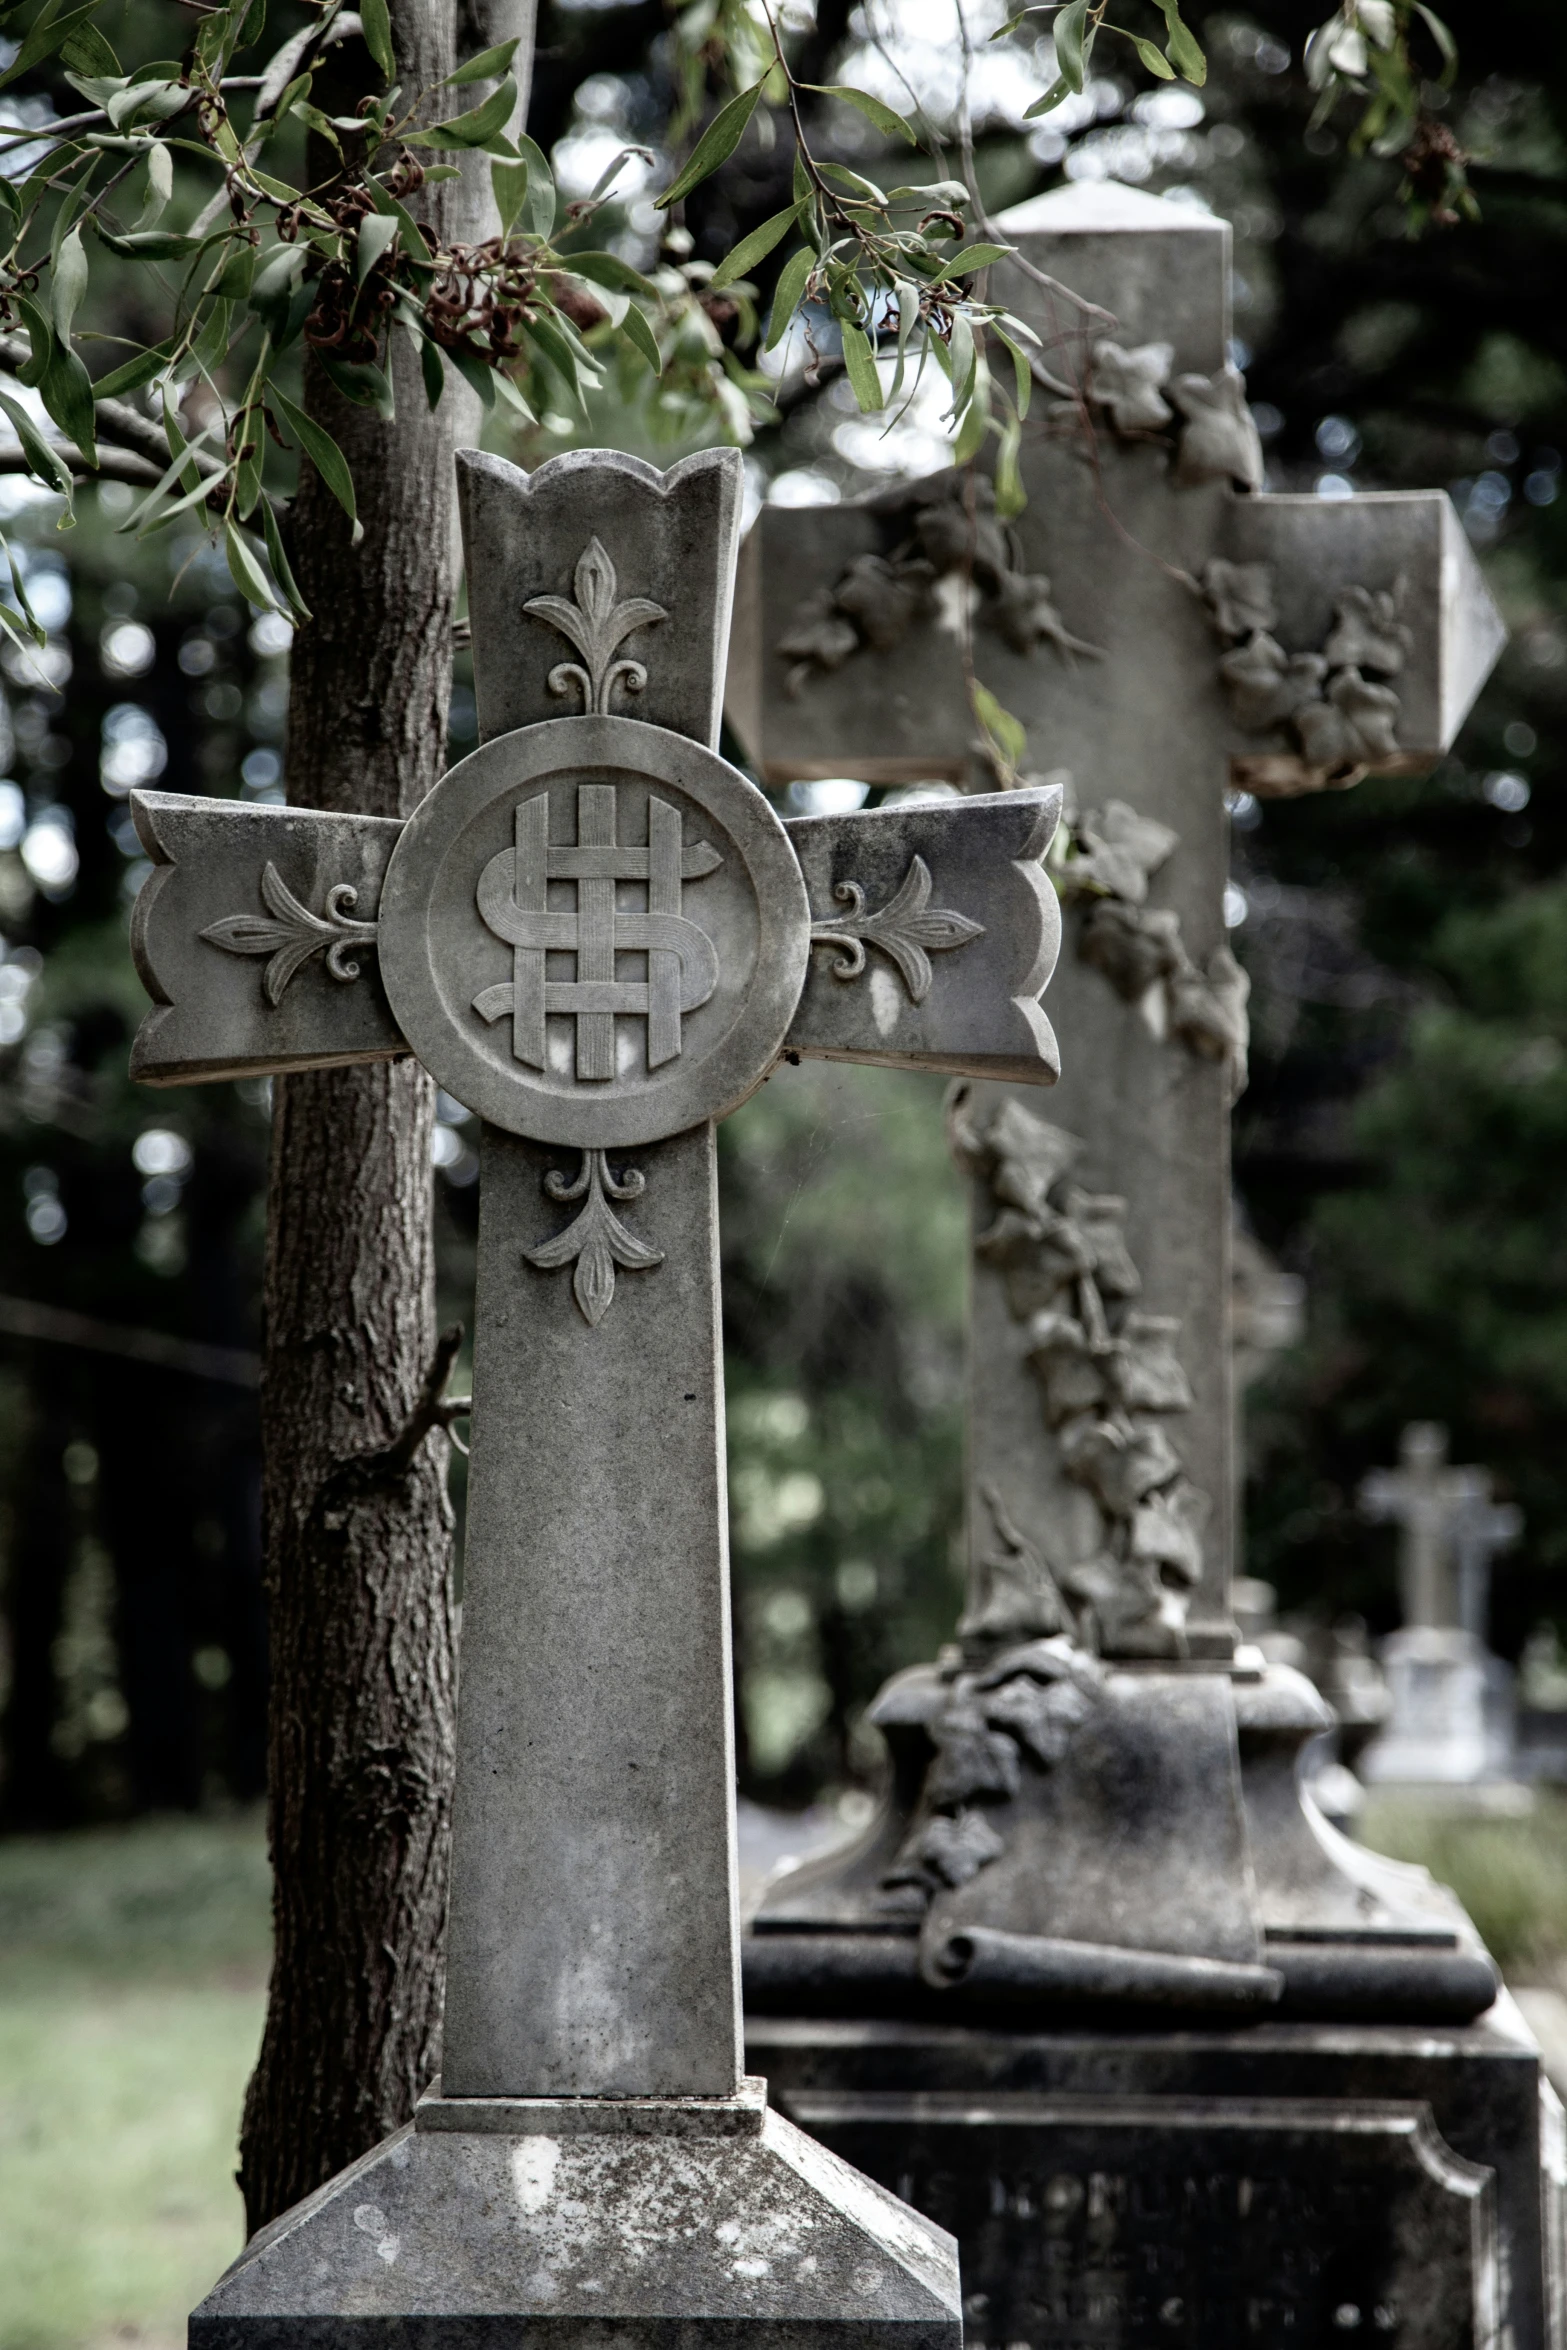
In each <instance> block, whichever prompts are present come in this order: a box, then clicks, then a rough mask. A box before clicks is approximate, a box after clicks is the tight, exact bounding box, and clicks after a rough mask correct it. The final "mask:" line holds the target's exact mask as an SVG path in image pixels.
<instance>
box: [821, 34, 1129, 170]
mask: <svg viewBox="0 0 1567 2350" xmlns="http://www.w3.org/2000/svg"><path fill="white" fill-rule="evenodd" d="M1082 4H1083V6H1084V7H1085V8H1086V7H1087V6H1088V0H1082ZM800 87H801V89H802V90H814V91H815V93H816V95H817V97H818V98H841V99H842V100H843V103H844V104H845V106H853V107H856V108H857V109H858V110H859V112H860V113H861V114H863V115H864V117H865V119H866V121H867V122H869V123H874V124H875V126H876V128H877V130H879V131H880V132H881V133H882V135H883V137H885V138H889V139H906V140H907V141H908V143H909V145H910V146H911V147H917V146H918V145H919V139H918V137H917V135H916V134H915V131H914V129H913V127H912V125H911V124H909V123H908V122H906V121H905V120H904V118H903V116H902V115H901V114H898V113H896V112H895V111H894V109H893V108H892V107H890V106H884V105H883V103H882V101H881V100H880V98H873V97H872V96H871V94H870V92H869V91H868V90H851V89H849V88H848V87H847V86H846V85H845V84H844V83H842V82H802V83H801V84H800Z"/></svg>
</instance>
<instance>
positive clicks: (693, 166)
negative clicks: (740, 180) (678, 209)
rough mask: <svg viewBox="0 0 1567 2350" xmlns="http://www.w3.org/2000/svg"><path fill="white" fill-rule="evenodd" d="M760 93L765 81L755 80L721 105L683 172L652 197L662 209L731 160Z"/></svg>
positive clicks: (688, 193) (689, 191) (685, 194)
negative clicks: (736, 95)
mask: <svg viewBox="0 0 1567 2350" xmlns="http://www.w3.org/2000/svg"><path fill="white" fill-rule="evenodd" d="M765 79H766V76H765V75H764V76H763V80H765ZM761 94H762V83H761V82H753V83H752V85H751V87H750V89H748V90H742V91H741V92H740V95H739V96H738V97H737V98H731V99H730V101H729V103H728V105H727V106H721V107H720V108H719V110H718V112H717V113H716V114H715V115H714V117H713V119H712V121H711V122H710V123H709V124H708V126H707V128H706V130H705V131H704V132H703V133H702V136H701V137H700V138H699V139H698V141H697V143H696V146H695V147H694V149H693V150H692V154H691V160H690V162H689V163H688V164H687V165H686V167H685V169H684V171H682V172H681V173H679V175H678V176H677V177H676V178H675V179H674V180H672V181H671V182H670V185H669V186H668V187H667V188H666V189H665V190H664V193H663V194H662V195H661V196H655V197H654V198H653V202H654V203H655V204H656V205H657V207H658V209H659V210H660V211H661V212H666V211H667V210H668V209H669V207H670V205H671V204H678V203H679V202H680V200H681V198H682V197H683V196H689V195H690V193H691V190H692V189H693V188H694V187H696V186H697V184H698V183H699V182H700V181H702V180H705V179H706V178H707V176H708V173H709V172H713V171H716V170H717V169H718V166H719V165H720V164H721V163H726V162H727V161H728V159H729V157H730V156H731V155H732V154H733V153H734V151H735V149H736V148H737V147H738V146H739V144H740V141H741V139H742V138H743V137H744V136H745V128H746V125H747V123H748V122H749V121H750V119H751V117H752V115H753V114H754V113H755V112H756V101H757V100H758V98H760V96H761Z"/></svg>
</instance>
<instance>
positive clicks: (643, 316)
mask: <svg viewBox="0 0 1567 2350" xmlns="http://www.w3.org/2000/svg"><path fill="white" fill-rule="evenodd" d="M620 331H621V333H622V334H623V335H624V336H625V338H626V340H627V342H628V343H629V344H630V345H631V347H632V349H633V350H636V351H640V352H641V354H642V356H643V358H644V359H645V360H646V361H647V363H648V365H649V367H651V368H652V370H653V373H654V374H655V375H662V374H663V372H664V354H663V353H662V351H660V349H659V347H658V337H657V335H655V334H654V332H653V328H652V323H651V321H650V320H649V318H648V315H647V313H646V311H644V310H639V309H638V308H637V306H636V304H635V302H633V303H632V304H631V307H630V308H629V309H628V311H627V312H626V315H625V317H624V318H623V319H622V320H621V322H620Z"/></svg>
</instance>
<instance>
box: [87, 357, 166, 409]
mask: <svg viewBox="0 0 1567 2350" xmlns="http://www.w3.org/2000/svg"><path fill="white" fill-rule="evenodd" d="M168 362H169V345H168V344H167V343H159V344H157V345H155V347H154V348H153V349H152V350H150V351H138V352H137V354H136V356H135V358H134V359H127V360H126V361H125V362H124V363H123V365H121V366H119V367H116V368H113V369H111V371H110V372H109V374H107V375H101V376H99V378H98V381H97V382H96V383H95V384H94V385H93V398H94V399H95V400H117V399H119V398H120V396H121V395H122V393H125V392H135V391H139V390H140V389H141V387H142V385H143V384H145V383H151V381H152V379H153V377H154V376H155V375H156V374H158V372H159V370H160V369H162V368H164V367H166V366H167V365H168Z"/></svg>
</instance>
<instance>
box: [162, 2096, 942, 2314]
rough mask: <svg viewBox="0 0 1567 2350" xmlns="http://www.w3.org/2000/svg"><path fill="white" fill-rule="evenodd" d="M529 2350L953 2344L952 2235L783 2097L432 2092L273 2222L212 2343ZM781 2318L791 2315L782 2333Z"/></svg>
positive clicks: (220, 2288)
mask: <svg viewBox="0 0 1567 2350" xmlns="http://www.w3.org/2000/svg"><path fill="white" fill-rule="evenodd" d="M367 2325H373V2326H374V2328H375V2340H376V2341H377V2343H378V2344H383V2345H384V2344H391V2345H406V2346H407V2350H414V2346H415V2345H419V2350H424V2346H425V2345H427V2344H428V2343H429V2342H430V2341H431V2340H432V2339H434V2338H435V2329H437V2328H438V2329H439V2338H440V2339H441V2340H443V2341H457V2340H459V2339H460V2340H461V2342H462V2343H463V2344H464V2345H465V2350H488V2346H489V2345H491V2344H493V2345H495V2350H502V2346H504V2350H512V2346H513V2345H514V2344H515V2343H516V2341H517V2339H518V2335H519V2329H521V2328H523V2327H526V2328H527V2332H528V2338H529V2339H530V2341H531V2340H537V2341H539V2342H545V2341H548V2342H550V2343H563V2342H566V2341H591V2342H592V2343H593V2344H595V2345H605V2346H606V2350H607V2346H608V2345H611V2344H620V2343H624V2344H635V2345H636V2346H637V2350H651V2346H652V2345H654V2344H660V2345H662V2344H666V2343H667V2344H671V2345H673V2344H674V2343H675V2342H677V2341H678V2342H679V2343H681V2344H682V2345H684V2344H686V2343H688V2342H692V2341H695V2340H696V2339H698V2338H717V2339H723V2340H726V2341H729V2340H733V2339H734V2338H735V2337H734V2332H733V2329H734V2328H736V2327H738V2326H743V2327H744V2328H745V2329H746V2338H747V2340H748V2341H753V2342H755V2343H757V2344H758V2345H761V2344H763V2343H767V2342H770V2341H772V2340H773V2339H775V2338H776V2339H777V2340H778V2341H780V2342H781V2341H782V2340H783V2339H784V2338H785V2336H787V2338H788V2340H790V2341H791V2342H793V2341H795V2340H797V2339H799V2338H800V2333H801V2329H802V2328H808V2329H809V2330H810V2338H811V2339H812V2340H814V2341H837V2340H842V2341H843V2342H844V2343H845V2344H846V2345H847V2344H850V2343H852V2344H853V2345H854V2350H860V2346H861V2345H868V2346H873V2350H892V2345H894V2344H898V2345H907V2350H949V2346H950V2344H951V2342H952V2340H953V2338H954V2333H955V2325H954V2311H953V2280H952V2273H951V2263H950V2257H949V2256H948V2254H947V2250H946V2247H945V2246H944V2245H943V2243H942V2240H941V2238H940V2236H939V2234H938V2233H937V2231H935V2230H934V2229H931V2228H930V2227H928V2226H926V2225H925V2224H924V2223H923V2222H922V2221H921V2220H920V2219H919V2218H918V2217H917V2216H916V2215H915V2214H914V2213H913V2212H911V2211H906V2210H904V2209H903V2208H902V2207H901V2206H900V2205H899V2204H898V2203H897V2202H896V2201H895V2200H894V2198H893V2197H892V2196H891V2195H890V2194H887V2193H885V2192H883V2191H882V2190H881V2189H880V2188H878V2187H877V2186H875V2185H873V2184H872V2183H870V2182H869V2181H867V2180H865V2179H859V2178H856V2177H855V2176H854V2175H853V2173H852V2172H851V2171H850V2170H849V2169H848V2167H847V2165H846V2164H844V2163H843V2162H841V2161H840V2160H839V2159H838V2158H837V2157H836V2156H835V2155H834V2154H832V2153H831V2152H829V2151H827V2150H826V2149H825V2148H824V2147H823V2146H821V2145H819V2144H818V2143H816V2142H815V2141H814V2140H813V2139H811V2138H808V2137H806V2136H805V2134H804V2133H803V2132H802V2131H801V2130H799V2129H798V2128H796V2127H795V2126H794V2125H793V2124H792V2123H790V2122H788V2121H785V2120H784V2119H783V2118H782V2117H781V2116H780V2115H779V2114H778V2113H776V2112H770V2111H769V2110H768V2105H767V2096H766V2087H765V2084H764V2083H763V2082H761V2081H746V2082H743V2083H742V2085H741V2089H740V2092H739V2094H738V2095H737V2096H734V2097H730V2098H696V2097H693V2098H651V2097H648V2098H623V2099H615V2098H593V2099H586V2098H554V2099H551V2098H500V2097H496V2098H480V2097H466V2098H459V2097H453V2098H443V2097H440V2096H439V2095H432V2096H428V2097H426V2098H425V2099H424V2100H423V2101H422V2102H421V2104H420V2106H419V2109H418V2112H417V2114H416V2116H415V2118H414V2120H413V2122H412V2123H411V2124H410V2125H409V2127H408V2128H406V2129H403V2130H399V2131H398V2132H397V2134H396V2136H395V2137H391V2138H388V2139H386V2140H385V2141H384V2143H383V2144H381V2145H380V2146H378V2147H376V2148H375V2150H374V2152H373V2153H371V2154H368V2155H366V2156H365V2158H364V2160H363V2161H362V2162H359V2163H356V2164H355V2165H354V2166H353V2167H352V2168H351V2169H350V2170H346V2171H343V2172H341V2173H340V2174H339V2175H338V2177H336V2178H335V2179H332V2180H331V2181H329V2183H328V2184H327V2185H326V2186H325V2187H323V2188H322V2189H321V2190H320V2191H319V2193H317V2194H315V2195H313V2196H311V2197H310V2198H309V2199H308V2200H307V2201H306V2202H304V2203H301V2204H298V2205H296V2207H295V2208H294V2209H293V2210H292V2211H288V2212H285V2213H284V2214H283V2216H282V2218H281V2219H278V2220H275V2221H274V2222H273V2224H272V2225H271V2226H270V2227H268V2228H263V2229H262V2230H261V2231H260V2233H259V2234H258V2235H256V2236H255V2237H254V2238H253V2239H252V2241H251V2242H250V2244H248V2245H247V2246H246V2248H245V2250H244V2252H243V2253H242V2254H241V2255H240V2257H239V2259H238V2260H237V2261H236V2262H235V2263H234V2266H233V2267H232V2268H231V2269H230V2270H229V2271H228V2273H227V2275H226V2276H224V2277H222V2278H221V2279H220V2280H219V2282H218V2283H217V2285H216V2286H214V2288H213V2290H212V2292H211V2293H210V2294H209V2295H208V2296H207V2298H206V2300H205V2301H204V2302H203V2303H202V2305H201V2307H200V2309H199V2310H197V2312H196V2313H195V2315H194V2316H193V2318H192V2319H191V2324H190V2350H299V2345H300V2344H302V2343H304V2342H306V2341H309V2342H312V2343H319V2344H325V2343H329V2342H330V2343H332V2344H334V2345H335V2344H337V2343H339V2342H346V2341H347V2339H348V2338H349V2336H350V2335H351V2334H352V2335H353V2336H355V2337H358V2336H359V2335H360V2334H362V2333H363V2332H364V2330H365V2328H366V2327H367ZM769 2328H775V2329H777V2333H776V2337H775V2336H774V2335H772V2334H770V2333H769V2330H768V2329H769Z"/></svg>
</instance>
